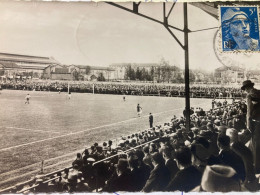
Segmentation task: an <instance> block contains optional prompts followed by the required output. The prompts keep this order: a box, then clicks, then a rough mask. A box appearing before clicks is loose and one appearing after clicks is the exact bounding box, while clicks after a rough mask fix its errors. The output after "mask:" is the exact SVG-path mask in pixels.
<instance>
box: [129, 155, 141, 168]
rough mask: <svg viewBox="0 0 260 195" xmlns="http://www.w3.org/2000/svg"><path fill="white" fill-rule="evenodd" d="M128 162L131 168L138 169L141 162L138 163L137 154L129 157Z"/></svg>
mask: <svg viewBox="0 0 260 195" xmlns="http://www.w3.org/2000/svg"><path fill="white" fill-rule="evenodd" d="M128 164H129V167H130V169H131V170H136V169H138V166H139V163H138V158H137V156H136V155H133V156H131V157H130V158H128Z"/></svg>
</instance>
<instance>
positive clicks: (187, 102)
mask: <svg viewBox="0 0 260 195" xmlns="http://www.w3.org/2000/svg"><path fill="white" fill-rule="evenodd" d="M183 14H184V56H185V105H186V107H185V111H186V130H187V131H189V130H190V78H189V77H190V75H189V72H190V71H189V70H190V69H189V29H188V11H187V3H184V4H183Z"/></svg>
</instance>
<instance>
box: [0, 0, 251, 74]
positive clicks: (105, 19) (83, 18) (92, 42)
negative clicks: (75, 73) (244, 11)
mask: <svg viewBox="0 0 260 195" xmlns="http://www.w3.org/2000/svg"><path fill="white" fill-rule="evenodd" d="M121 5H123V6H125V7H129V8H130V7H131V6H132V4H130V3H121ZM170 6H171V3H169V4H167V10H169V9H170ZM139 12H141V13H144V14H147V15H149V16H152V17H154V18H156V19H159V20H162V18H163V13H162V3H141V5H140V7H139ZM0 24H1V28H0V43H1V44H0V52H3V53H15V54H24V55H37V56H48V57H50V56H52V57H54V58H55V59H56V60H58V61H59V62H60V63H62V64H81V65H92V66H109V65H110V64H112V63H126V62H130V63H158V62H159V61H160V60H161V58H164V59H165V60H166V61H169V63H170V64H171V65H177V66H179V67H181V68H184V51H183V49H182V48H181V47H180V46H179V45H178V43H177V42H176V41H175V40H174V38H173V37H172V36H171V35H170V34H169V32H168V31H167V30H166V29H165V28H164V27H163V26H162V25H161V24H158V23H155V22H152V21H150V20H147V19H145V18H142V17H140V16H137V15H134V14H132V13H129V12H126V11H124V10H121V9H118V8H116V7H113V6H111V5H109V4H106V3H86V2H85V3H83V2H81V3H79V2H77V3H75V2H74V3H72V2H70V3H68V2H66V3H65V2H21V1H3V2H1V4H0ZM169 24H171V25H173V26H176V27H178V28H181V29H183V4H182V3H177V4H176V6H175V7H174V9H173V11H172V14H171V16H170V17H169ZM188 26H189V29H190V30H193V31H194V30H199V29H206V28H212V27H218V26H219V22H218V20H216V19H215V18H213V17H212V16H210V15H208V14H207V13H205V12H204V11H202V10H200V9H199V8H196V7H194V6H192V5H188ZM216 31H217V29H212V30H207V31H201V32H194V33H189V51H190V55H189V59H190V68H193V69H195V68H196V69H203V70H209V71H211V70H214V69H215V68H218V67H220V66H222V64H221V63H220V61H219V60H218V59H217V57H216V54H215V52H214V44H213V43H214V35H215V33H216ZM173 32H174V33H175V34H176V36H177V37H178V38H179V39H180V41H181V42H182V43H183V33H182V32H179V31H176V30H173ZM234 58H235V59H236V58H237V57H236V56H235V57H234ZM250 58H252V56H251V57H250Z"/></svg>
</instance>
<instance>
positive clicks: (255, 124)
mask: <svg viewBox="0 0 260 195" xmlns="http://www.w3.org/2000/svg"><path fill="white" fill-rule="evenodd" d="M241 89H242V90H244V91H246V93H247V96H246V99H247V116H246V118H247V128H248V129H249V130H250V131H251V133H252V138H251V150H252V153H253V158H254V165H255V171H256V173H260V90H257V89H255V88H254V83H252V81H250V80H246V81H244V82H243V86H242V87H241Z"/></svg>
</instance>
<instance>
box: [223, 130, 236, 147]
mask: <svg viewBox="0 0 260 195" xmlns="http://www.w3.org/2000/svg"><path fill="white" fill-rule="evenodd" d="M226 135H227V136H228V137H229V138H230V143H231V144H232V143H234V142H237V141H238V132H237V130H236V129H234V128H229V129H227V130H226Z"/></svg>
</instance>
